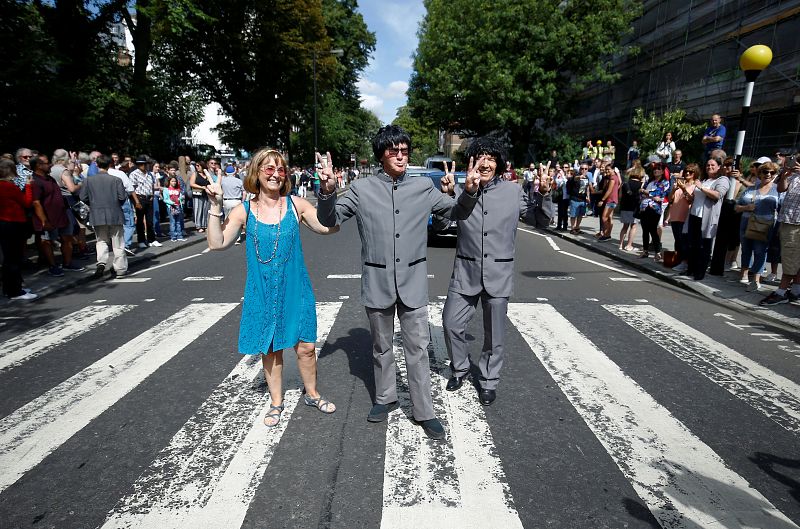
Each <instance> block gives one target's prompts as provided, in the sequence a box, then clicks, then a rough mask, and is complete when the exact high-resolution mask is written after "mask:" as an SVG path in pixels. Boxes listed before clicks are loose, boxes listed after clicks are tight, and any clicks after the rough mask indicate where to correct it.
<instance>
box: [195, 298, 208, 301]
mask: <svg viewBox="0 0 800 529" xmlns="http://www.w3.org/2000/svg"><path fill="white" fill-rule="evenodd" d="M204 299H206V298H192V301H203V300H204Z"/></svg>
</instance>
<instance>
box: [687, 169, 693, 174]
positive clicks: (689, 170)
mask: <svg viewBox="0 0 800 529" xmlns="http://www.w3.org/2000/svg"><path fill="white" fill-rule="evenodd" d="M686 174H694V170H692V169H687V170H686Z"/></svg>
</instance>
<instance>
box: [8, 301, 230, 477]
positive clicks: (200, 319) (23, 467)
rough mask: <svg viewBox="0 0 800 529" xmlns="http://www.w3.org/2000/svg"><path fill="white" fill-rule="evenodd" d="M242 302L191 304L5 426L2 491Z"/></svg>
mask: <svg viewBox="0 0 800 529" xmlns="http://www.w3.org/2000/svg"><path fill="white" fill-rule="evenodd" d="M236 305H237V303H204V304H191V305H187V306H186V307H185V308H184V309H182V310H180V311H178V312H177V313H175V314H173V315H172V316H170V317H168V318H167V319H166V320H164V321H162V322H161V323H159V324H158V325H157V326H155V327H153V328H151V329H148V330H147V331H145V332H144V333H142V334H140V335H139V336H137V337H136V338H134V339H133V340H131V341H129V342H127V343H126V344H124V345H122V346H121V347H119V348H118V349H116V350H115V351H113V352H112V353H110V354H108V355H106V356H104V357H103V358H101V359H99V360H98V361H97V362H95V363H94V364H92V365H90V366H89V367H87V368H85V369H84V370H83V371H81V372H79V373H77V374H76V375H74V376H72V377H70V378H69V379H67V380H65V381H64V382H62V383H61V384H59V385H58V386H56V387H54V388H53V389H51V390H50V391H48V392H47V393H45V394H43V395H41V396H40V397H38V398H36V399H34V400H32V401H31V402H29V403H28V404H26V405H24V406H22V407H21V408H19V409H17V410H16V411H14V412H13V413H11V414H10V415H8V416H6V417H5V418H3V420H2V421H0V468H2V469H3V472H2V473H0V492H2V491H4V490H5V489H6V488H7V487H8V486H10V485H11V484H13V483H14V482H16V481H17V480H18V479H19V478H20V477H21V476H22V475H24V474H25V473H26V472H27V471H28V470H30V469H31V468H33V467H34V466H36V465H38V464H39V463H40V462H41V461H42V460H43V459H44V458H45V457H47V456H48V455H49V454H50V453H51V452H53V451H54V450H55V449H57V448H58V447H59V446H61V445H62V444H63V443H64V442H65V441H66V440H67V439H69V438H70V437H72V436H73V435H75V434H76V433H77V432H78V431H80V430H81V429H82V428H84V427H85V426H86V425H87V424H89V423H90V422H91V421H92V420H93V419H94V418H95V417H97V416H98V415H100V414H101V413H103V412H104V411H105V410H107V409H108V408H110V407H111V406H113V405H114V404H115V403H116V402H117V401H119V399H121V398H122V397H124V396H125V395H127V394H128V392H130V391H131V390H132V389H133V388H135V387H136V386H137V385H138V384H140V383H141V382H142V381H143V380H144V379H146V378H147V377H148V376H150V375H151V374H152V373H154V372H155V371H156V370H157V369H158V368H159V367H161V366H162V365H163V364H164V363H166V362H167V361H168V360H170V359H171V358H172V357H174V356H175V355H177V354H178V353H179V352H180V351H181V350H183V348H184V347H186V346H187V345H189V344H190V343H191V342H193V341H194V340H196V339H197V338H198V337H199V336H201V335H202V334H203V333H204V332H205V331H206V330H208V328H209V327H211V326H212V325H214V324H215V323H216V322H217V321H219V320H220V319H221V318H222V317H224V316H225V315H226V314H227V313H228V312H230V311H231V310H233V308H234V307H236Z"/></svg>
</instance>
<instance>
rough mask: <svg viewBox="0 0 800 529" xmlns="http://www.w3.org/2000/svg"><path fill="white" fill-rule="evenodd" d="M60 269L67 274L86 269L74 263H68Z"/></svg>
mask: <svg viewBox="0 0 800 529" xmlns="http://www.w3.org/2000/svg"><path fill="white" fill-rule="evenodd" d="M61 268H63V269H64V270H66V271H67V272H83V271H84V270H86V267H83V266H81V265H77V264H75V263H70V264H68V265H64V266H62V267H61Z"/></svg>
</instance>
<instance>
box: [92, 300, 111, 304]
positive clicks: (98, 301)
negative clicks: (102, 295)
mask: <svg viewBox="0 0 800 529" xmlns="http://www.w3.org/2000/svg"><path fill="white" fill-rule="evenodd" d="M106 301H108V300H107V299H96V300H94V301H92V303H105V302H106Z"/></svg>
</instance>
